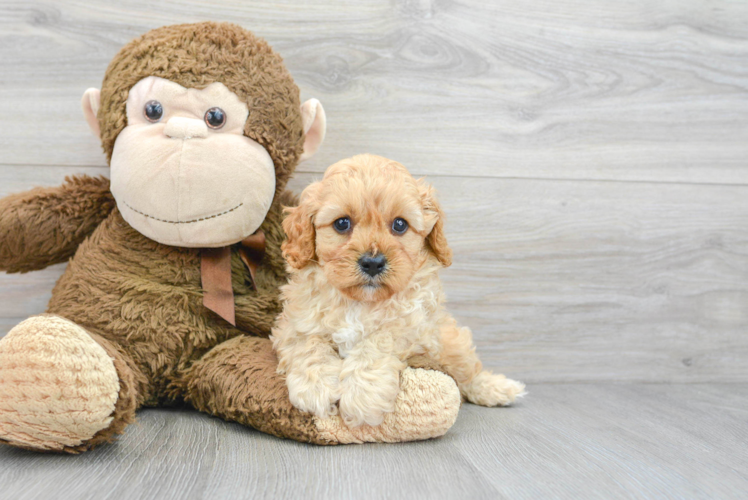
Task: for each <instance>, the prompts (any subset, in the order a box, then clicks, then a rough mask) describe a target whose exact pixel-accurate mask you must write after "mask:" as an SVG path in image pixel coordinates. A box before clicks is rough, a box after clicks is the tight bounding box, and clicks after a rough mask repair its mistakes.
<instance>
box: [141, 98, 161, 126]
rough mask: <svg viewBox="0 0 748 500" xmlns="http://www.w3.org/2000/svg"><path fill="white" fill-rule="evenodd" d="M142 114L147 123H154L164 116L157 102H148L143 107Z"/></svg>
mask: <svg viewBox="0 0 748 500" xmlns="http://www.w3.org/2000/svg"><path fill="white" fill-rule="evenodd" d="M143 114H144V115H145V119H146V120H148V121H149V122H152V123H156V122H157V121H159V120H160V119H161V117H162V116H164V108H163V106H161V103H160V102H158V101H148V102H147V103H145V106H143Z"/></svg>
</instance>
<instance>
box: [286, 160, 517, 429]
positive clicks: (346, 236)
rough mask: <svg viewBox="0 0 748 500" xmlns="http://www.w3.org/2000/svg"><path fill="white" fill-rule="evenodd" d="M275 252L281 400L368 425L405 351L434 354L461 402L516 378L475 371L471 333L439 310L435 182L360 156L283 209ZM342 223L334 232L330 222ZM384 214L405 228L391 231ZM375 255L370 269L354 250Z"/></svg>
mask: <svg viewBox="0 0 748 500" xmlns="http://www.w3.org/2000/svg"><path fill="white" fill-rule="evenodd" d="M286 211H287V213H288V216H287V218H286V219H285V220H284V222H283V228H284V230H285V231H286V233H287V235H288V240H287V241H286V242H285V243H284V244H283V247H282V248H283V255H284V256H285V257H286V259H287V261H288V262H289V266H290V268H289V270H290V272H291V278H290V282H289V284H288V285H285V286H284V287H282V289H281V296H282V300H283V302H284V309H283V313H282V314H281V316H280V318H279V321H278V323H277V325H276V327H275V328H274V329H273V334H272V340H273V345H274V347H275V349H276V351H277V353H278V361H279V366H278V369H279V372H280V373H282V374H285V376H286V383H287V385H288V389H289V395H290V398H291V402H292V403H293V404H294V405H295V406H296V407H297V408H299V409H301V410H304V411H309V412H312V413H314V414H315V415H317V416H320V417H321V416H326V415H331V414H336V413H337V412H338V409H339V411H340V414H341V416H342V417H343V420H344V421H345V422H346V424H348V425H350V426H359V425H362V424H369V425H377V424H378V423H380V422H382V420H383V418H384V416H385V414H386V413H388V412H391V411H392V410H393V408H394V404H395V399H396V396H397V393H398V387H399V383H400V380H399V373H400V371H401V370H402V369H403V367H404V362H405V360H406V359H408V358H410V357H412V356H414V355H419V354H427V355H429V356H431V357H433V358H434V359H435V360H437V362H439V363H440V364H441V366H442V367H443V368H444V369H445V371H446V372H447V373H448V374H449V375H451V376H452V377H453V378H454V379H455V380H456V381H457V383H458V385H459V387H460V391H461V393H462V395H463V397H465V398H466V399H467V400H468V401H470V402H473V403H476V404H480V405H484V406H498V405H502V406H503V405H508V404H511V403H512V402H513V401H514V400H515V399H516V398H517V397H518V396H521V395H523V394H524V385H523V384H521V383H520V382H516V381H513V380H509V379H507V378H506V377H504V376H503V375H494V374H491V373H490V372H487V371H483V369H482V365H481V362H480V361H479V360H478V357H477V356H476V354H475V347H474V346H473V339H472V334H471V332H470V330H469V329H468V328H466V327H459V326H458V325H457V323H456V322H455V320H454V318H453V317H452V316H451V315H450V314H449V313H448V312H447V311H446V309H445V307H444V301H445V299H444V293H443V291H442V286H441V282H440V280H439V277H438V271H439V269H440V268H442V267H444V266H448V265H450V263H451V258H452V252H451V250H450V249H449V247H448V246H447V240H446V238H445V236H444V215H443V213H442V211H441V208H440V207H439V204H438V203H437V201H436V198H435V194H434V190H433V188H432V187H430V186H429V185H427V184H426V183H425V182H423V181H422V180H419V181H416V180H415V179H414V178H413V177H412V176H411V175H410V174H409V173H408V171H407V170H406V169H405V167H403V166H402V165H401V164H399V163H397V162H394V161H391V160H387V159H386V158H382V157H379V156H373V155H360V156H355V157H353V158H350V159H347V160H343V161H341V162H338V163H336V164H335V165H333V166H331V167H330V168H329V169H328V170H327V172H326V173H325V176H324V178H323V180H322V181H319V182H316V183H314V184H312V185H310V186H309V187H307V188H306V189H305V190H304V192H303V193H302V196H301V202H300V204H299V206H298V207H295V208H287V209H286ZM343 217H347V218H349V219H350V221H351V228H350V229H349V230H347V231H344V232H340V231H338V230H336V229H335V228H334V227H333V224H334V222H335V221H336V220H338V219H340V218H343ZM395 218H403V219H405V220H406V221H407V223H408V225H409V228H408V230H407V231H406V232H405V233H404V234H397V233H395V231H394V230H393V229H392V223H393V220H394V219H395ZM365 254H369V255H373V256H376V255H380V254H381V255H383V256H384V257H385V258H386V265H385V266H386V267H385V268H384V271H383V272H382V273H381V274H377V275H375V276H373V277H372V276H369V275H368V274H366V273H364V272H363V271H362V269H361V266H360V265H359V259H361V258H362V256H363V255H365Z"/></svg>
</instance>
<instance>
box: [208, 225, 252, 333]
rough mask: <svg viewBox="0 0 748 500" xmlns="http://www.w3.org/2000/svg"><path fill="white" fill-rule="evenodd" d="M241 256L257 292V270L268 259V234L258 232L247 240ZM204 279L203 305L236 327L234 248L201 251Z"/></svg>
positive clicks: (242, 243) (242, 242) (242, 247)
mask: <svg viewBox="0 0 748 500" xmlns="http://www.w3.org/2000/svg"><path fill="white" fill-rule="evenodd" d="M239 255H240V256H241V258H242V261H244V264H245V265H246V266H247V268H248V269H249V274H250V276H251V277H252V285H253V286H254V287H255V289H256V288H257V285H256V283H257V281H256V278H255V275H256V273H257V266H259V265H260V262H261V261H262V258H263V257H264V256H265V233H263V232H262V231H261V230H257V231H256V232H255V233H254V234H253V235H251V236H248V237H246V238H244V239H243V240H242V241H241V246H240V247H239ZM200 278H201V280H202V287H203V290H204V294H203V305H204V306H205V307H207V308H208V309H210V310H211V311H213V312H215V313H216V314H218V315H219V316H220V317H222V318H223V319H225V320H226V321H228V322H229V323H231V324H232V325H234V326H236V311H235V308H234V290H233V288H232V286H231V247H230V246H228V247H221V248H204V249H202V250H201V251H200Z"/></svg>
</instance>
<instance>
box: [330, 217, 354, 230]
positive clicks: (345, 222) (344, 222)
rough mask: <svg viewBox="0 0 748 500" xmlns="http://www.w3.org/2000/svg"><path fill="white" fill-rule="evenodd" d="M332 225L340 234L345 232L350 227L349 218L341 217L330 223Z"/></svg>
mask: <svg viewBox="0 0 748 500" xmlns="http://www.w3.org/2000/svg"><path fill="white" fill-rule="evenodd" d="M332 227H334V228H335V230H336V231H337V232H339V233H340V234H343V233H347V232H348V231H349V230H350V229H351V219H349V218H348V217H341V218H340V219H338V220H336V221H335V222H333V223H332Z"/></svg>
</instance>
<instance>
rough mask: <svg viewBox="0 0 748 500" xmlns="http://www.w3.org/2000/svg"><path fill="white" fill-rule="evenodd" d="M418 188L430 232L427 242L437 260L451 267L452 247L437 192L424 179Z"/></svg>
mask: <svg viewBox="0 0 748 500" xmlns="http://www.w3.org/2000/svg"><path fill="white" fill-rule="evenodd" d="M418 190H419V191H420V193H421V203H422V205H423V216H424V222H425V224H426V232H427V233H428V236H427V237H426V242H427V243H428V245H429V248H431V251H432V252H433V253H434V255H435V256H436V258H437V260H438V261H439V262H441V264H442V265H443V266H444V267H449V266H450V265H452V249H451V248H449V245H448V244H447V237H446V236H445V235H444V212H442V207H441V206H440V205H439V202H438V201H437V200H436V192H435V190H434V188H433V187H432V186H431V185H429V184H427V183H426V182H425V181H424V180H423V179H419V180H418Z"/></svg>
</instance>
